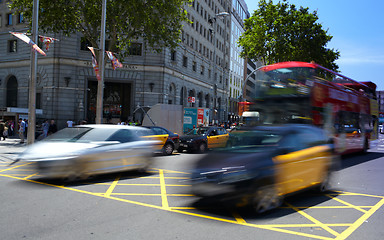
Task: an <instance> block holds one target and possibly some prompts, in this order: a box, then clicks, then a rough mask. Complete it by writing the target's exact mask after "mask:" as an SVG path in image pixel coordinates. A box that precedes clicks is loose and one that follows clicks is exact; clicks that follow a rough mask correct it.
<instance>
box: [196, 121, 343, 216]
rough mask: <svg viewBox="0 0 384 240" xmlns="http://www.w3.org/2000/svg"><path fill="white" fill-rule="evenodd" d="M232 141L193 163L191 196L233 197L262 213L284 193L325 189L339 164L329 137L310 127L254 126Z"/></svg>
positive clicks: (241, 132)
mask: <svg viewBox="0 0 384 240" xmlns="http://www.w3.org/2000/svg"><path fill="white" fill-rule="evenodd" d="M231 139H232V144H231V147H228V148H225V149H220V150H218V151H213V152H212V153H210V154H207V155H204V156H203V157H202V158H201V159H200V160H198V161H197V163H196V165H195V167H194V168H193V170H192V177H191V185H192V192H193V193H194V194H195V195H197V196H200V197H216V198H217V199H221V200H224V201H225V200H233V201H235V203H236V206H240V205H242V204H243V205H250V206H252V207H253V208H254V209H255V210H256V212H258V213H262V212H265V211H267V210H270V209H272V208H276V207H278V206H280V204H281V203H282V200H283V198H284V196H286V195H288V194H292V193H295V192H298V191H300V190H304V189H308V188H311V187H318V189H319V190H321V191H325V190H327V189H328V188H329V187H330V177H331V173H332V172H333V171H334V170H335V169H337V168H338V160H337V159H338V158H337V156H336V155H335V154H334V146H333V143H332V141H330V140H329V139H328V137H327V135H326V133H325V132H324V131H323V130H322V129H320V128H317V127H314V126H310V125H301V124H290V125H280V126H259V127H254V128H251V129H249V130H243V131H239V132H238V133H235V134H234V135H233V136H231Z"/></svg>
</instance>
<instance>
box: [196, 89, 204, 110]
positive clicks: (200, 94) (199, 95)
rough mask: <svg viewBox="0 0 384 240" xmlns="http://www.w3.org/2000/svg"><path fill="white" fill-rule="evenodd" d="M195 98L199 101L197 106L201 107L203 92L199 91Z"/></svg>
mask: <svg viewBox="0 0 384 240" xmlns="http://www.w3.org/2000/svg"><path fill="white" fill-rule="evenodd" d="M197 99H198V101H199V107H203V93H202V92H199V94H198V95H197Z"/></svg>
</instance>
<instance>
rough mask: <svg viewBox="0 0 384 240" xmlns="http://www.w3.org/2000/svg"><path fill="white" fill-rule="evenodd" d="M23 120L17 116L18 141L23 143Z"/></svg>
mask: <svg viewBox="0 0 384 240" xmlns="http://www.w3.org/2000/svg"><path fill="white" fill-rule="evenodd" d="M24 132H25V122H24V120H23V119H22V118H19V137H20V143H24V139H25V137H24Z"/></svg>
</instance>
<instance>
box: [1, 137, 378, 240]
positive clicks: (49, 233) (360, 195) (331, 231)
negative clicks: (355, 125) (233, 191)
mask: <svg viewBox="0 0 384 240" xmlns="http://www.w3.org/2000/svg"><path fill="white" fill-rule="evenodd" d="M7 141H8V142H0V193H1V194H0V239H6V240H8V239H56V240H61V239H79V240H81V239H157V240H158V239H161V240H162V239H164V240H165V239H382V238H383V237H382V236H383V235H384V228H383V222H384V206H383V205H384V185H383V183H384V174H383V173H384V143H381V144H379V146H378V147H377V148H375V149H371V150H370V153H368V154H365V155H352V156H347V157H345V158H344V159H343V160H342V163H341V170H340V171H339V172H338V173H337V175H336V178H335V180H334V182H333V189H334V191H331V192H329V193H326V194H318V193H316V192H311V191H310V192H305V193H301V194H299V195H296V196H293V197H289V198H287V199H286V200H285V202H284V205H283V206H282V207H281V208H279V209H276V210H273V211H271V212H268V213H266V214H263V215H259V216H258V215H255V214H253V213H251V212H248V211H246V210H245V209H232V210H228V209H225V208H221V207H220V206H218V205H214V206H212V205H204V204H203V203H202V202H201V201H199V200H198V199H197V198H196V197H195V196H193V195H191V194H190V193H189V186H188V184H187V182H185V181H184V180H185V179H186V178H187V177H188V171H189V169H190V168H191V166H192V164H193V162H194V161H195V160H196V159H197V158H199V157H201V155H199V154H187V153H183V154H174V155H172V156H157V157H156V158H155V163H154V165H153V168H152V171H151V172H150V173H149V174H138V173H135V172H131V173H124V174H111V175H105V176H101V177H97V178H93V179H89V180H87V181H82V182H75V183H70V184H68V183H63V182H57V181H56V182H55V181H42V180H41V179H39V178H38V177H37V175H35V174H36V173H34V172H32V171H30V169H28V167H27V166H24V165H23V164H15V165H12V166H9V163H10V162H12V159H14V158H15V157H16V154H17V153H18V152H20V151H22V150H23V149H24V146H23V145H20V144H17V143H16V142H11V140H7Z"/></svg>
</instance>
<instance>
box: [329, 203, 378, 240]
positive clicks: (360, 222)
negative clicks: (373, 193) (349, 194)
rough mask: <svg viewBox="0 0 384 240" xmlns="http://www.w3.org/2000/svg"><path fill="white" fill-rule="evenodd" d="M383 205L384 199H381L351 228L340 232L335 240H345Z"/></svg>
mask: <svg viewBox="0 0 384 240" xmlns="http://www.w3.org/2000/svg"><path fill="white" fill-rule="evenodd" d="M383 205H384V198H383V199H381V200H380V202H378V203H377V204H376V205H375V206H374V207H372V208H371V209H370V210H369V211H368V212H367V213H366V214H364V215H363V216H361V217H360V218H359V219H358V220H357V221H355V222H354V223H353V224H352V226H351V227H349V228H348V229H347V230H345V231H344V232H342V233H341V234H340V235H339V236H338V237H337V238H336V239H335V240H338V239H346V238H347V237H348V236H349V235H351V234H352V233H353V232H354V231H355V230H356V229H357V228H358V227H360V226H361V224H363V223H364V222H365V221H366V220H367V219H368V218H369V217H370V216H372V214H374V213H375V212H376V211H377V210H378V209H379V208H380V207H381V206H383Z"/></svg>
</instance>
